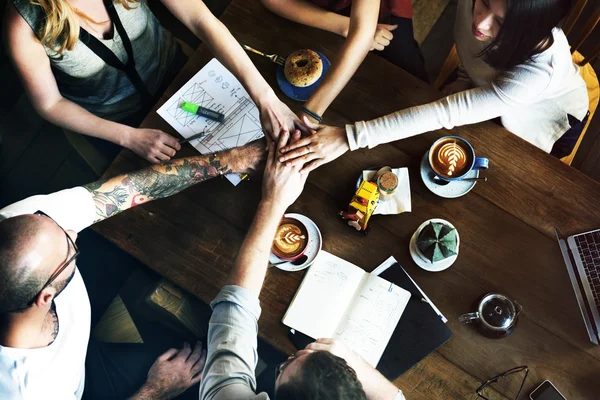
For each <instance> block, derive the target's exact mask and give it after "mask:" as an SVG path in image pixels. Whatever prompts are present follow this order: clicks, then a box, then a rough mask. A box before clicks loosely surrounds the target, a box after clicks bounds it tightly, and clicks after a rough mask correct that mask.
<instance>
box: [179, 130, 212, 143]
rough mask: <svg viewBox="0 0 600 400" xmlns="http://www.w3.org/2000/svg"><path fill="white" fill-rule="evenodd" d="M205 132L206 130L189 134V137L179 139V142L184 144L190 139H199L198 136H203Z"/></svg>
mask: <svg viewBox="0 0 600 400" xmlns="http://www.w3.org/2000/svg"><path fill="white" fill-rule="evenodd" d="M205 134H206V132H200V133H196V134H195V135H192V136H190V137H189V138H187V139H181V140H180V141H179V144H184V143H187V142H190V141H192V140H196V139H200V138H201V137H202V136H204V135H205Z"/></svg>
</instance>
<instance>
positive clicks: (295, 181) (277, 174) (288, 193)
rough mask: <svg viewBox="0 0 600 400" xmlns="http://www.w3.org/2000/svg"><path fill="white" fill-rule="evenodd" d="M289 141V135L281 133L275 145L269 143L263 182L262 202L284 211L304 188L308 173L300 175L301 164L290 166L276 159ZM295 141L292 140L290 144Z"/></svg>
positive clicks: (284, 132) (285, 132)
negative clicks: (270, 203) (269, 203)
mask: <svg viewBox="0 0 600 400" xmlns="http://www.w3.org/2000/svg"><path fill="white" fill-rule="evenodd" d="M289 140H290V134H289V132H287V131H282V132H281V134H280V135H279V140H278V142H277V143H274V142H270V143H269V155H268V157H267V165H266V167H265V175H264V180H263V189H262V190H263V200H265V201H268V202H272V203H273V205H275V206H277V207H281V208H282V209H284V210H285V209H286V208H287V207H288V206H290V205H291V204H292V203H293V202H294V201H296V199H297V198H298V196H300V193H302V189H303V188H304V184H305V183H306V178H307V177H308V173H301V172H300V171H301V169H302V164H299V163H298V164H297V165H291V164H289V163H282V162H280V161H279V160H278V159H277V156H278V155H279V154H280V152H281V150H282V148H283V147H284V146H285V145H286V144H287V143H288V141H289ZM294 140H295V139H294V138H292V144H293V141H294Z"/></svg>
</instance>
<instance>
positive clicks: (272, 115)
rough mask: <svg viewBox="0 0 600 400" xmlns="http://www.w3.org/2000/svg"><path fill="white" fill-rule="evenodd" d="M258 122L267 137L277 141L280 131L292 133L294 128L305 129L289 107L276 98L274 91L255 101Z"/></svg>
mask: <svg viewBox="0 0 600 400" xmlns="http://www.w3.org/2000/svg"><path fill="white" fill-rule="evenodd" d="M257 105H258V108H259V110H260V123H261V125H262V128H263V131H264V132H265V136H267V139H272V140H274V141H277V140H278V139H279V135H280V133H281V132H290V133H293V132H294V131H295V130H296V129H300V130H302V131H307V129H306V127H305V126H304V124H303V123H302V122H301V121H300V119H299V118H298V117H297V116H296V114H294V113H293V112H292V110H290V108H289V107H288V106H287V105H285V104H284V103H282V102H281V100H279V99H278V98H277V96H276V95H275V93H274V92H272V93H269V94H268V95H267V96H266V98H265V99H264V100H260V101H258V102H257Z"/></svg>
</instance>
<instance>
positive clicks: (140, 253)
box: [94, 0, 600, 399]
mask: <svg viewBox="0 0 600 400" xmlns="http://www.w3.org/2000/svg"><path fill="white" fill-rule="evenodd" d="M221 20H222V21H223V23H225V25H226V26H227V27H228V28H229V29H230V31H231V32H232V33H233V35H234V36H235V37H236V38H237V39H239V40H240V41H241V42H243V43H246V44H248V45H250V46H252V47H255V48H258V49H261V50H263V51H265V52H267V53H277V54H282V55H285V54H288V53H290V52H292V51H294V50H296V49H299V48H312V49H316V50H318V51H320V52H322V53H324V54H325V55H326V56H327V57H328V58H329V59H331V60H334V59H335V52H336V50H337V49H338V48H339V46H340V44H341V43H342V40H343V39H342V38H339V37H336V36H334V35H332V34H329V33H326V32H322V31H318V30H315V29H311V28H307V27H304V26H300V25H298V24H295V23H292V22H289V21H286V20H283V19H281V18H279V17H277V16H275V15H273V14H271V13H269V12H268V11H267V10H265V9H264V8H263V7H262V6H261V5H260V4H259V2H258V0H252V1H248V0H234V1H233V2H232V3H231V5H230V6H229V8H228V9H227V11H226V12H225V13H224V14H223V16H222V17H221ZM212 57H213V56H212V55H211V53H210V51H209V50H208V49H207V47H206V46H204V45H201V46H200V47H199V48H198V50H197V51H196V52H195V54H194V55H193V57H191V58H190V60H189V61H188V63H187V64H186V66H185V67H184V68H183V69H182V71H181V73H180V74H179V76H178V77H177V78H176V79H175V80H174V81H173V83H172V84H171V86H170V87H169V88H168V90H167V91H166V92H165V93H164V94H163V96H162V98H161V100H160V101H159V102H158V104H157V105H156V106H155V109H154V110H153V111H152V112H151V113H150V114H149V115H148V117H147V118H146V120H145V121H144V123H143V126H145V127H152V128H157V129H162V130H164V131H165V132H170V133H171V134H173V135H176V136H177V134H176V133H175V131H174V129H173V128H171V127H170V126H169V125H168V124H167V123H166V122H165V121H164V120H162V118H161V117H159V116H158V115H157V114H156V112H155V110H156V109H157V108H158V107H160V105H162V104H163V103H164V101H165V100H166V99H168V98H169V97H170V96H171V95H172V94H174V93H175V91H176V90H177V89H178V88H180V87H181V86H182V85H183V84H184V83H185V82H187V80H188V79H189V78H191V76H192V75H193V74H194V73H195V72H197V71H198V70H199V69H200V68H201V67H202V66H203V65H204V64H206V63H207V62H208V61H209V60H210V59H211V58H212ZM250 57H251V58H252V60H253V62H254V63H255V65H256V66H257V68H258V70H259V71H260V72H261V73H262V74H263V76H264V77H265V79H266V80H267V82H268V83H269V84H270V85H271V86H273V87H274V88H276V92H277V93H278V95H279V96H280V97H282V99H283V100H284V101H285V102H286V103H287V104H289V105H290V107H291V108H292V110H294V111H296V112H298V111H299V110H300V107H301V104H300V103H297V102H294V101H292V100H289V99H284V98H283V94H282V93H281V91H279V89H278V88H277V84H276V80H275V67H276V66H275V64H273V63H271V62H270V61H268V60H266V59H263V58H260V57H258V56H256V57H255V56H254V55H250ZM440 97H441V94H440V92H438V91H437V90H435V89H433V88H432V87H430V86H429V85H427V84H425V83H422V82H420V81H419V80H417V79H416V78H414V77H413V76H411V75H409V74H407V73H406V72H404V71H402V70H400V69H399V68H397V67H396V66H394V65H392V64H391V63H389V62H387V61H386V60H384V59H382V58H380V57H378V56H377V55H375V54H370V55H369V56H368V57H367V58H366V59H365V61H364V62H363V64H362V65H361V67H360V68H359V70H358V71H357V73H356V74H355V76H354V78H353V79H352V81H351V82H350V83H349V84H348V85H347V87H346V88H345V89H344V90H343V91H342V93H341V94H340V95H339V96H338V98H337V99H336V100H335V102H334V103H333V104H332V105H331V107H330V108H329V110H328V111H327V113H326V115H325V120H324V123H327V124H331V125H338V126H341V125H343V124H345V123H348V122H351V121H355V120H368V119H373V118H375V117H378V116H381V115H385V114H388V113H391V112H393V111H396V110H399V109H402V108H406V107H410V106H413V105H418V104H423V103H426V102H429V101H432V100H436V99H438V98H440ZM447 134H449V131H446V130H439V131H435V132H430V133H426V134H423V135H419V136H416V137H413V138H410V139H405V140H401V141H398V142H394V143H390V144H387V145H381V146H378V147H376V148H374V149H372V150H359V151H355V152H352V153H347V154H345V155H344V156H342V157H341V158H339V159H338V160H336V161H334V162H332V163H330V164H327V165H325V166H323V167H321V168H319V169H318V170H316V171H315V172H313V173H312V174H311V175H310V177H309V179H308V183H307V185H306V188H305V189H304V192H303V193H302V195H301V196H300V198H299V199H298V200H297V201H296V203H295V204H293V205H292V206H291V207H290V209H289V211H290V212H298V213H302V214H304V215H307V216H308V217H310V218H311V219H313V220H314V221H315V222H316V223H317V225H318V226H319V228H320V229H321V232H322V234H323V241H324V243H323V248H324V249H325V250H327V251H329V252H331V253H333V254H335V255H338V256H340V257H342V258H344V259H346V260H348V261H350V262H352V263H354V264H356V265H358V266H361V267H362V268H364V269H365V270H366V271H371V270H373V269H374V268H375V267H377V266H378V265H379V264H380V263H381V262H383V261H384V260H385V259H386V258H388V257H389V256H391V255H393V256H394V257H396V259H397V260H398V261H399V262H400V263H401V264H402V265H403V266H404V268H405V269H406V270H407V272H408V273H409V274H410V275H411V276H412V277H413V279H414V280H415V281H416V282H417V283H418V284H419V285H420V286H421V287H422V289H423V290H424V291H425V293H427V295H428V296H429V297H430V298H431V299H432V301H433V302H434V303H435V304H436V305H437V306H438V307H439V309H440V310H441V311H442V313H443V314H444V315H445V316H446V317H447V318H448V319H449V321H448V326H449V327H450V329H451V330H452V331H453V333H454V336H453V338H452V339H451V340H450V341H449V342H448V343H446V344H445V345H444V346H442V347H441V348H440V349H438V350H437V351H436V352H434V353H432V354H431V355H430V356H428V357H427V358H426V359H424V360H423V361H421V362H420V363H419V364H417V365H416V366H415V367H413V368H412V369H411V370H409V371H408V372H406V373H405V374H404V375H402V376H401V377H399V378H398V379H397V380H396V381H395V383H396V384H397V385H398V386H399V387H400V388H402V389H403V390H404V392H405V394H406V395H407V398H410V399H421V398H422V399H432V398H444V399H451V398H452V399H454V398H456V399H464V398H476V397H477V396H476V395H475V394H474V390H475V389H476V388H477V387H478V386H479V384H480V382H482V381H485V380H487V379H488V378H490V377H492V376H494V375H496V374H498V373H500V372H503V371H505V370H507V369H509V368H512V367H515V366H518V365H523V364H526V365H528V366H529V367H530V374H529V378H528V380H527V382H526V384H525V393H529V391H531V390H532V389H533V388H534V387H535V386H536V385H537V384H539V383H541V382H542V380H544V379H549V380H551V381H552V382H553V383H554V384H555V385H556V386H557V387H558V388H559V389H560V390H561V391H562V393H563V394H564V395H565V396H566V397H567V398H569V399H591V398H598V395H599V394H598V393H600V380H599V379H598V371H600V347H597V346H594V345H593V344H591V343H590V342H589V340H588V337H587V333H586V330H585V327H584V323H583V319H582V316H581V314H580V311H579V308H578V305H577V302H576V299H575V296H574V293H573V289H572V287H571V284H570V281H569V277H568V274H567V270H566V267H565V266H564V264H563V261H562V257H561V253H560V250H559V248H558V245H557V243H556V239H555V236H554V231H553V226H556V227H558V228H559V230H560V231H561V232H562V233H563V234H569V235H570V234H574V233H578V232H584V231H587V230H592V229H595V228H599V227H600V208H599V207H597V206H594V205H595V204H596V205H597V204H598V203H597V199H598V198H600V185H599V184H598V183H596V182H595V181H593V180H591V179H589V178H588V177H586V176H584V175H583V174H581V173H580V172H579V171H577V170H575V169H572V168H570V167H568V166H566V165H564V164H562V163H561V162H559V161H558V160H557V159H555V158H553V157H551V156H549V155H548V154H546V153H544V152H542V151H541V150H539V149H537V148H535V147H534V146H532V145H530V144H529V143H527V142H525V141H524V140H522V139H520V138H518V137H517V136H515V135H513V134H511V133H510V132H508V131H506V130H505V129H503V128H501V127H499V126H497V125H495V124H494V123H492V122H485V123H480V124H476V125H470V126H464V127H457V128H455V129H453V130H452V134H453V135H460V136H462V137H465V138H467V139H468V140H469V141H470V142H471V143H472V144H473V146H474V148H475V149H476V150H477V153H478V155H481V156H485V157H488V158H489V159H490V165H491V168H490V169H489V170H488V171H486V172H485V175H486V176H487V177H488V178H489V180H488V182H486V183H478V184H477V185H476V187H475V188H474V189H473V191H471V192H470V193H468V194H467V195H466V196H464V197H462V198H459V199H442V198H439V197H437V196H435V195H434V194H432V193H431V192H429V191H428V189H427V188H426V187H425V185H424V184H423V182H422V181H421V179H420V177H419V162H420V160H421V157H422V156H423V154H424V153H425V152H426V151H427V149H428V147H429V146H430V145H431V143H433V141H434V140H435V139H437V138H438V137H440V136H443V135H447ZM194 154H197V153H196V152H195V150H193V148H192V147H191V146H190V145H186V146H185V148H184V149H183V150H182V151H180V153H179V154H178V156H181V157H183V156H190V155H194ZM145 165H147V163H146V162H145V161H143V160H141V159H140V158H138V157H136V156H135V155H134V154H133V153H131V152H129V151H126V150H125V151H123V152H122V153H121V154H120V155H119V156H118V157H117V159H116V160H115V161H114V163H113V164H112V166H111V168H110V169H109V171H108V172H107V174H108V175H116V174H118V173H123V172H126V171H130V170H134V169H138V168H141V167H143V166H145ZM373 165H390V166H392V167H408V168H409V172H410V178H411V194H412V208H413V210H412V212H410V213H404V214H400V215H394V216H376V217H374V218H373V219H372V229H371V232H370V233H369V235H367V236H364V235H362V234H360V233H357V232H355V231H354V230H353V229H351V228H349V227H348V226H346V225H345V223H343V222H342V221H341V220H340V219H339V217H338V216H337V215H336V214H337V212H338V211H340V210H342V209H346V207H347V204H348V201H349V200H350V198H351V196H352V194H353V191H354V184H355V182H356V178H357V176H358V174H359V173H360V171H362V169H364V168H366V167H369V166H373ZM259 198H260V179H251V180H250V181H245V182H243V183H242V184H241V185H240V186H238V187H233V186H232V185H231V184H230V183H229V182H227V181H226V180H225V179H214V180H212V181H209V182H205V183H202V184H200V185H196V186H195V187H192V188H190V189H188V190H186V191H184V192H183V193H180V194H178V195H176V196H173V197H170V198H168V199H163V200H159V201H155V202H152V203H148V204H145V205H142V206H139V207H136V208H135V209H133V210H130V211H127V212H125V213H123V214H121V215H118V216H116V217H114V218H110V219H108V220H106V221H104V222H102V223H99V224H97V225H95V227H94V229H95V230H96V231H97V232H99V233H101V234H102V235H104V236H105V237H107V238H108V239H109V240H111V241H112V242H114V243H115V244H116V245H118V246H119V247H121V248H122V249H124V250H125V251H127V252H128V253H130V254H132V255H134V256H135V257H137V258H138V259H140V260H141V261H143V262H144V263H145V264H146V265H148V266H149V267H150V268H152V269H153V270H155V271H157V272H158V273H160V274H162V275H163V276H165V277H166V278H168V279H170V280H171V281H173V282H174V283H175V284H177V285H179V286H180V287H182V288H184V289H186V290H187V291H189V292H190V293H192V294H194V295H195V296H197V297H198V298H200V299H201V300H203V301H205V302H210V301H211V300H212V299H213V298H214V296H215V295H216V294H217V293H218V291H219V289H220V288H221V286H222V284H223V282H224V280H225V278H226V277H227V273H228V271H229V269H230V267H231V266H232V265H233V262H234V260H235V257H236V253H237V251H238V249H239V247H240V244H241V242H242V240H243V238H244V235H245V232H246V230H247V228H248V227H249V225H250V222H251V221H252V218H253V215H254V211H255V209H256V206H257V204H258V201H259ZM434 217H437V218H444V219H447V220H449V221H450V222H452V223H453V224H454V225H455V226H456V228H457V229H458V231H459V233H460V237H461V248H460V255H459V257H458V259H457V261H456V263H455V264H454V265H453V266H452V267H451V268H450V269H448V270H446V271H443V272H439V273H429V272H425V271H423V270H421V269H419V268H418V267H417V266H416V265H415V264H414V262H413V261H412V259H411V258H410V255H409V252H408V244H409V239H410V237H411V235H412V233H413V232H414V231H415V229H416V228H417V227H418V226H419V225H420V224H421V223H422V222H423V221H425V220H427V219H430V218H434ZM303 276H304V271H300V272H284V271H281V270H278V269H275V268H271V269H269V270H268V271H267V276H266V279H265V284H264V287H263V290H262V293H261V296H260V300H261V304H262V308H263V311H262V316H261V318H260V321H259V334H260V336H261V338H263V339H265V340H267V341H268V342H269V343H271V344H273V345H274V346H275V347H277V348H278V349H280V350H282V351H284V352H288V353H293V352H294V351H295V348H294V346H293V345H292V343H291V341H290V340H289V339H288V337H287V328H286V327H285V326H284V325H283V324H282V323H281V319H282V317H283V315H284V313H285V311H286V309H287V307H288V305H289V303H290V301H291V299H292V297H293V296H294V294H295V292H296V290H297V288H298V286H299V284H300V281H301V279H302V277H303ZM488 292H499V293H504V294H506V295H508V296H510V297H512V298H514V299H515V300H517V301H518V302H519V303H520V304H521V305H522V306H523V309H524V311H523V313H522V314H521V316H520V319H519V323H518V326H517V328H516V329H515V331H514V333H513V334H512V335H510V336H508V337H506V338H504V339H500V340H493V339H487V338H485V337H483V336H481V335H480V334H478V333H477V332H476V331H475V330H474V329H473V327H472V326H469V325H463V324H460V323H459V322H458V316H459V315H461V314H463V313H466V312H470V311H473V304H474V302H475V301H476V300H477V299H478V298H479V297H480V296H481V295H483V294H485V293H488ZM519 384H520V382H518V379H516V378H515V379H510V380H507V382H505V383H504V384H501V385H499V386H498V387H497V391H498V395H499V397H500V398H505V396H506V397H508V398H510V397H511V395H512V396H513V397H514V395H515V393H516V390H518V385H519Z"/></svg>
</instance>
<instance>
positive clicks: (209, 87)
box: [157, 58, 263, 185]
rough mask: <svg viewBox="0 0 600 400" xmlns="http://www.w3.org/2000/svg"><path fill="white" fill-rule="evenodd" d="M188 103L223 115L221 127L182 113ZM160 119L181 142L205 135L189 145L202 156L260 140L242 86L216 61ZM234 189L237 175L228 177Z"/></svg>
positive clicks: (165, 108) (251, 105)
mask: <svg viewBox="0 0 600 400" xmlns="http://www.w3.org/2000/svg"><path fill="white" fill-rule="evenodd" d="M184 101H187V102H190V103H193V104H196V105H199V106H201V107H205V108H208V109H210V110H213V111H217V112H220V113H222V114H224V115H225V120H224V121H223V122H222V123H218V122H216V121H212V120H210V119H208V118H205V117H201V116H199V115H195V114H191V113H189V112H187V111H184V110H182V109H181V104H182V103H183V102H184ZM157 112H158V115H160V116H161V117H162V118H163V119H164V120H165V121H167V122H168V123H169V125H171V126H172V127H173V128H175V130H176V131H177V132H178V133H179V134H180V135H181V136H183V137H184V138H189V137H190V136H192V135H196V134H198V133H202V132H204V133H205V135H204V136H203V137H201V138H199V139H196V140H193V141H191V142H190V143H191V144H192V146H194V147H195V148H196V150H198V151H199V152H200V153H201V154H211V153H215V152H219V151H223V150H227V149H230V148H233V147H237V146H243V145H245V144H246V143H249V142H251V141H253V140H256V139H260V138H261V137H263V131H262V128H261V124H260V117H259V112H258V108H257V107H256V105H255V104H254V102H253V101H252V99H251V98H250V95H249V94H248V92H246V90H245V89H244V87H243V86H242V84H241V83H240V82H239V81H238V80H237V79H236V78H235V77H234V76H233V74H232V73H231V72H229V71H228V70H227V69H226V68H225V67H224V66H223V64H221V63H220V62H219V61H218V60H217V59H216V58H213V59H212V60H211V61H209V62H208V64H206V65H205V66H204V68H202V69H201V70H200V71H198V73H196V75H194V77H192V79H190V80H189V81H188V82H187V83H186V84H185V85H184V86H183V87H182V88H181V89H179V90H178V91H177V93H175V94H174V95H173V96H172V97H171V98H170V99H169V100H167V101H166V102H165V104H163V105H162V107H160V108H159V109H158V111H157ZM227 178H228V179H229V180H230V181H231V183H233V184H234V185H237V183H239V181H240V178H239V176H238V175H231V174H230V175H227Z"/></svg>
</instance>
